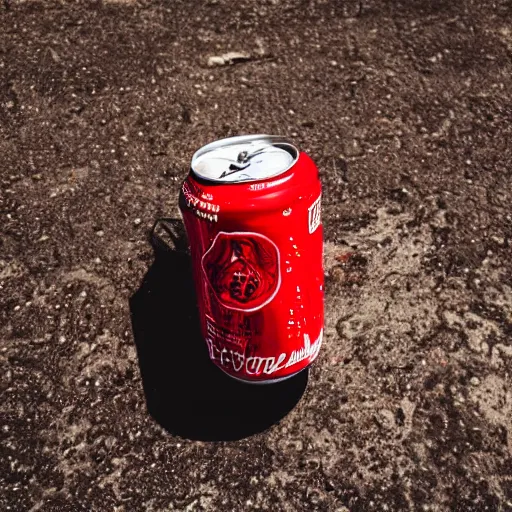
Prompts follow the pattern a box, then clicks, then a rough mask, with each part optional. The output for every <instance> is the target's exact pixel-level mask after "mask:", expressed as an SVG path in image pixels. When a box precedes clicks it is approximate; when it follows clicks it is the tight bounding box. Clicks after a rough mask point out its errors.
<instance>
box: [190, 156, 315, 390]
mask: <svg viewBox="0 0 512 512" xmlns="http://www.w3.org/2000/svg"><path fill="white" fill-rule="evenodd" d="M320 196H321V185H320V180H319V176H318V169H317V168H316V166H315V164H314V163H313V161H312V160H311V159H310V158H309V156H308V155H306V154H305V153H300V152H299V153H298V158H297V159H296V161H295V163H294V164H293V165H292V167H291V168H289V169H288V170H286V171H285V172H282V173H281V174H278V175H277V176H274V177H272V178H267V179H263V180H256V181H243V182H230V183H216V182H212V181H207V180H204V179H201V178H199V177H198V176H197V175H196V174H195V173H194V172H193V171H191V172H190V174H189V176H188V177H187V179H186V180H185V182H184V184H183V186H182V190H181V194H180V209H181V211H182V214H183V219H184V222H185V226H186V229H187V233H188V237H189V243H190V249H191V255H192V264H193V271H194V279H195V286H196V292H197V299H198V305H199V312H200V320H201V329H202V333H203V336H204V339H205V341H206V344H207V346H208V350H209V354H210V358H211V360H212V361H213V362H214V363H215V364H216V365H217V366H218V367H219V368H220V369H222V370H223V371H224V372H226V373H227V374H229V375H230V376H232V377H234V378H237V379H240V380H243V381H247V382H256V383H268V382H274V381H277V380H281V379H283V378H287V377H290V376H292V375H294V374H296V373H297V372H299V371H301V370H303V369H304V368H306V367H307V366H308V365H310V364H311V363H312V361H313V360H314V359H315V358H316V356H317V355H318V351H319V349H320V345H321V343H322V335H323V322H324V302H323V295H324V292H323V276H324V274H323V265H322V254H323V234H322V225H321V217H320V214H321V211H320Z"/></svg>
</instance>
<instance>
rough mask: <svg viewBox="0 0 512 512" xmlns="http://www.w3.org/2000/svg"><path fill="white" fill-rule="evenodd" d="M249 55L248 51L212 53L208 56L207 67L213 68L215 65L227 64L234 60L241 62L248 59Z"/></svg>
mask: <svg viewBox="0 0 512 512" xmlns="http://www.w3.org/2000/svg"><path fill="white" fill-rule="evenodd" d="M250 58H251V56H250V55H249V54H248V53H243V52H228V53H223V54H222V55H212V56H211V57H208V61H207V64H208V67H210V68H213V67H216V66H226V65H227V64H233V63H234V62H243V61H246V60H249V59H250Z"/></svg>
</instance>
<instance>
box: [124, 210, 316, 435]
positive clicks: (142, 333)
mask: <svg viewBox="0 0 512 512" xmlns="http://www.w3.org/2000/svg"><path fill="white" fill-rule="evenodd" d="M151 243H152V245H153V248H154V251H155V260H154V263H153V264H152V265H151V267H150V268H149V270H148V272H147V274H146V275H145V277H144V279H143V281H142V283H141V286H140V288H139V289H138V290H137V292H136V293H135V294H134V295H133V296H132V297H131V299H130V311H131V316H132V326H133V332H134V338H135V344H136V347H137V353H138V357H139V365H140V369H141V375H142V381H143V386H144V393H145V395H146V402H147V407H148V411H149V413H150V414H151V416H153V418H154V419H155V420H156V421H157V422H158V423H159V424H160V425H162V426H163V427H164V428H165V429H166V430H167V431H168V432H170V433H172V434H175V435H179V436H182V437H184V438H190V439H199V440H234V439H241V438H244V437H247V436H250V435H252V434H255V433H257V432H261V431H263V430H265V429H266V428H268V427H270V426H271V425H273V424H275V423H276V422H278V421H279V420H280V419H282V418H283V417H284V416H285V415H286V414H287V413H288V412H289V411H290V410H291V409H293V407H294V406H295V405H296V404H297V402H298V401H299V400H300V398H301V397H302V395H303V393H304V391H305V389H306V385H307V381H308V371H307V370H304V371H303V372H301V373H299V374H298V375H296V376H295V377H292V378H290V379H288V380H285V381H283V382H280V383H277V384H268V385H251V384H244V383H241V382H238V381H236V380H234V379H232V378H230V377H228V376H227V375H225V374H224V373H223V372H222V371H221V370H219V369H218V368H217V367H216V366H215V365H214V364H213V363H212V362H211V361H210V359H209V356H208V350H207V347H206V344H205V342H204V341H203V339H202V336H201V333H200V327H199V318H198V311H197V306H196V299H195V293H194V289H193V281H192V268H191V261H190V256H189V254H188V253H187V249H186V248H187V241H186V235H185V232H184V228H183V224H182V222H181V220H175V219H161V220H159V221H157V223H156V224H155V227H154V228H153V231H152V236H151Z"/></svg>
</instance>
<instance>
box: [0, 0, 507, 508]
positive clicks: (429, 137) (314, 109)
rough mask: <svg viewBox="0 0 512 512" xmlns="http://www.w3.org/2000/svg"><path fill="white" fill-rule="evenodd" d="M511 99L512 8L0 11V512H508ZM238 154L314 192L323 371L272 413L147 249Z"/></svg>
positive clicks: (282, 392)
mask: <svg viewBox="0 0 512 512" xmlns="http://www.w3.org/2000/svg"><path fill="white" fill-rule="evenodd" d="M511 73H512V2H511V1H510V0H493V1H491V0H488V1H485V0H484V1H483V0H452V1H444V0H401V1H400V0H396V1H391V0H389V1H384V0H337V1H336V0H258V1H248V0H242V1H236V0H209V1H196V0H194V1H185V0H183V1H179V0H173V1H171V0H168V1H163V0H155V1H149V0H123V1H122V0H117V1H113V0H110V1H107V0H104V1H99V2H97V1H96V2H95V1H93V0H88V1H85V0H83V1H71V0H69V1H66V0H61V1H56V0H37V1H36V0H24V1H22V0H3V1H2V2H1V3H0V170H1V192H0V201H1V203H0V204H1V210H2V220H1V224H0V226H1V227H0V230H1V233H2V237H1V245H0V291H1V293H0V319H1V320H0V337H1V348H0V350H1V352H0V364H1V367H2V371H1V386H2V388H1V389H2V400H1V405H0V410H1V427H0V428H1V436H2V443H1V457H0V464H1V469H0V482H1V484H0V486H1V491H2V492H1V493H0V509H1V510H5V511H7V510H10V511H16V512H18V511H31V512H35V511H58V512H65V511H70V512H78V511H112V512H114V511H115V512H135V511H153V512H157V511H158V512H163V511H217V510H218V511H242V510H271V511H286V512H287V511H290V512H292V511H314V510H321V511H337V512H347V511H350V512H357V511H363V512H366V511H379V512H381V511H402V510H404V511H416V510H418V511H435V512H438V511H439V512H449V511H450V512H451V511H460V512H471V511H474V512H476V511H489V512H498V511H509V510H512V370H511V368H512V341H511V336H512V248H511V239H512V208H511V200H512V75H511ZM255 132H256V133H258V132H260V133H261V132H263V133H276V134H284V135H288V136H290V137H292V138H293V140H294V141H295V142H296V143H297V144H298V145H299V146H300V148H301V149H302V150H304V151H306V152H308V153H309V154H310V155H311V156H312V157H313V158H314V160H315V161H316V162H317V164H318V165H319V167H320V169H321V176H322V180H323V185H324V196H323V211H324V227H325V274H326V287H327V297H326V313H327V318H326V326H325V329H326V336H325V342H324V346H323V348H322V351H321V354H320V356H319V359H318V360H317V362H316V363H315V364H314V366H313V367H312V369H311V371H310V372H309V374H306V373H304V374H301V375H300V377H298V378H297V379H293V380H292V381H289V382H287V383H285V384H283V385H280V386H277V387H275V388H273V389H272V391H268V389H262V388H258V389H257V390H255V388H254V387H249V388H247V387H246V386H241V385H237V384H235V383H233V382H231V381H230V380H229V379H227V378H224V377H223V376H222V375H220V374H219V372H218V371H217V370H216V369H215V368H214V367H213V366H212V365H210V363H209V361H208V359H207V354H206V352H205V347H204V345H203V344H202V341H201V340H200V337H199V334H198V332H197V317H196V316H195V315H196V312H195V309H194V298H193V296H191V294H190V268H189V261H188V259H187V256H186V254H183V253H181V252H179V251H171V250H167V249H165V245H160V246H156V247H155V248H153V247H152V245H151V244H150V243H149V242H148V233H149V231H150V229H151V226H152V225H153V223H154V222H155V220H156V219H157V218H159V217H162V216H164V217H169V218H171V219H176V218H178V210H177V193H178V190H179V186H180V183H181V181H182V180H183V178H184V177H185V175H186V173H187V168H188V164H189V161H190V158H191V155H192V153H193V152H194V151H195V150H196V149H197V148H198V147H200V146H201V145H203V144H205V143H207V142H210V141H212V140H214V139H216V138H220V137H225V136H230V135H237V134H243V133H255ZM171 224H172V226H173V228H172V229H174V230H177V232H178V234H179V225H176V223H174V224H173V223H172V222H171ZM182 242H183V240H182V238H180V237H179V236H178V238H177V242H176V243H177V244H178V245H179V244H180V243H182ZM176 296H179V297H180V300H179V301H176V300H175V298H176ZM172 302H174V303H176V305H175V306H174V307H171V306H170V304H171V303H172Z"/></svg>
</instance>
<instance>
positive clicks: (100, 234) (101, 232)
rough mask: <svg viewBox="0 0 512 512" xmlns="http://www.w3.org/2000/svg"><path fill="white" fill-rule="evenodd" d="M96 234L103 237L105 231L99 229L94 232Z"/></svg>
mask: <svg viewBox="0 0 512 512" xmlns="http://www.w3.org/2000/svg"><path fill="white" fill-rule="evenodd" d="M96 234H97V235H98V236H103V235H104V234H105V231H103V230H102V229H100V230H99V231H96Z"/></svg>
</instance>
